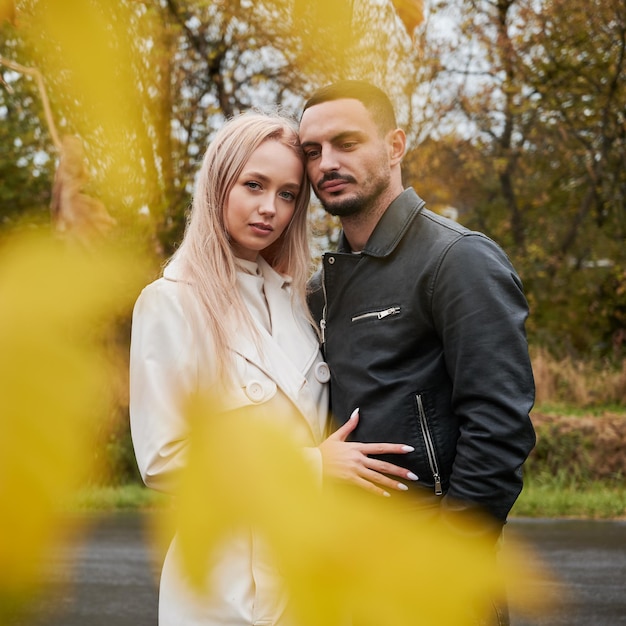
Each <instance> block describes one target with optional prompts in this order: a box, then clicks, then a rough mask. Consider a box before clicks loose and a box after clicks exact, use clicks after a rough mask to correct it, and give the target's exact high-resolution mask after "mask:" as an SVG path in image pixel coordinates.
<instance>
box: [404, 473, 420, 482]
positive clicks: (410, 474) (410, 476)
mask: <svg viewBox="0 0 626 626" xmlns="http://www.w3.org/2000/svg"><path fill="white" fill-rule="evenodd" d="M406 477H407V478H408V479H409V480H419V478H418V477H417V476H416V475H415V474H414V473H413V472H409V473H408V474H407V475H406Z"/></svg>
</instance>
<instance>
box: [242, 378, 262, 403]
mask: <svg viewBox="0 0 626 626" xmlns="http://www.w3.org/2000/svg"><path fill="white" fill-rule="evenodd" d="M246 395H247V396H248V398H250V400H252V402H261V400H263V396H264V393H263V385H262V384H261V383H260V382H259V381H258V380H252V381H250V382H249V383H248V384H247V385H246Z"/></svg>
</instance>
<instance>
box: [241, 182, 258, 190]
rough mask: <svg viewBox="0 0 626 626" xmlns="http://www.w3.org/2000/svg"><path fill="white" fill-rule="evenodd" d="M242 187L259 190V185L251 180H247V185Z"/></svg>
mask: <svg viewBox="0 0 626 626" xmlns="http://www.w3.org/2000/svg"><path fill="white" fill-rule="evenodd" d="M244 186H245V187H248V188H249V189H261V185H259V183H257V182H255V181H253V180H249V181H248V182H247V183H244Z"/></svg>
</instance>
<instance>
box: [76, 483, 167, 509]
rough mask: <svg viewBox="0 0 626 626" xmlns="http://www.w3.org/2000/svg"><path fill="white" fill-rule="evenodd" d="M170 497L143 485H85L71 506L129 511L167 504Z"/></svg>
mask: <svg viewBox="0 0 626 626" xmlns="http://www.w3.org/2000/svg"><path fill="white" fill-rule="evenodd" d="M168 502H169V498H168V497H167V496H165V495H163V494H160V493H158V492H156V491H153V490H152V489H147V488H146V487H144V486H143V485H139V484H130V485H121V486H119V487H85V488H83V489H81V490H80V491H79V492H78V493H77V494H76V497H75V498H74V499H73V501H72V503H71V505H70V508H71V509H72V510H76V511H122V510H124V511H129V510H147V509H154V508H162V507H165V506H167V504H168Z"/></svg>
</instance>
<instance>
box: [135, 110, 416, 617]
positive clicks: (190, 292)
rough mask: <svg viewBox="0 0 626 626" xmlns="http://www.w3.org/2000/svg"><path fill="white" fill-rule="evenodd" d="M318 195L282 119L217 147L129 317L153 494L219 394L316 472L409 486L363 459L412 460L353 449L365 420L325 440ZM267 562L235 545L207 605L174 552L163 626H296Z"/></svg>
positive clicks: (254, 121) (164, 585) (387, 447)
mask: <svg viewBox="0 0 626 626" xmlns="http://www.w3.org/2000/svg"><path fill="white" fill-rule="evenodd" d="M309 194H310V189H309V183H308V180H307V178H306V174H305V170H304V161H303V154H302V151H301V149H300V144H299V141H298V136H297V133H296V130H295V126H294V125H293V123H292V122H291V121H290V120H288V119H287V118H284V117H282V116H279V115H276V114H272V115H270V114H263V113H246V114H242V115H240V116H238V117H235V118H233V119H231V120H229V121H228V122H227V123H226V124H225V126H224V127H223V128H222V129H221V130H220V131H219V132H218V133H217V135H216V137H215V139H214V141H213V142H212V143H211V145H210V146H209V148H208V150H207V152H206V155H205V157H204V162H203V164H202V168H201V170H200V172H199V176H198V179H197V186H196V190H195V195H194V200H193V205H192V211H191V215H190V219H189V222H188V224H187V229H186V231H185V236H184V239H183V241H182V244H181V246H180V247H179V249H178V250H177V252H176V253H175V254H174V256H173V257H172V259H170V261H169V262H168V263H167V265H166V267H165V269H164V272H163V276H162V277H161V278H159V279H158V280H156V281H155V282H154V283H152V284H150V285H148V286H147V287H146V288H145V289H144V290H143V292H142V293H141V295H140V297H139V299H138V300H137V303H136V306H135V310H134V314H133V329H132V341H131V362H130V384H131V395H130V416H131V431H132V437H133V443H134V446H135V453H136V457H137V462H138V466H139V469H140V472H141V475H142V477H143V479H144V481H145V483H146V484H147V485H148V486H149V487H152V488H155V489H159V490H162V491H166V492H172V491H175V486H176V477H177V475H178V473H179V470H180V469H181V468H182V467H183V466H184V463H185V456H186V449H187V447H188V436H189V433H188V425H187V423H186V420H185V414H184V410H183V406H184V402H185V399H186V398H188V397H190V396H191V395H193V394H194V393H196V392H199V391H209V392H211V391H212V392H213V395H217V396H219V398H220V402H221V403H222V404H223V406H221V407H220V408H221V410H222V413H218V414H213V415H211V416H210V417H211V419H219V417H220V415H222V414H224V415H226V414H227V412H228V411H230V410H239V409H245V410H246V411H247V412H249V413H250V415H253V414H254V411H258V412H261V411H262V414H263V415H264V416H272V415H276V416H278V415H280V419H281V424H282V425H285V428H287V429H289V430H290V432H291V434H292V435H293V439H294V441H295V442H296V443H297V445H301V446H302V448H303V449H304V448H307V449H308V451H309V452H311V454H310V455H308V456H310V458H311V462H312V464H313V465H315V466H316V467H317V471H319V472H322V471H323V472H324V474H325V475H332V476H334V477H338V478H341V479H344V480H348V481H351V482H353V483H355V484H358V485H360V486H361V487H364V488H366V489H369V490H370V491H373V492H377V493H381V492H382V493H385V492H384V490H385V489H403V488H404V485H401V484H400V483H398V482H397V481H394V480H393V479H391V478H389V477H388V476H384V475H383V474H382V473H381V472H384V473H385V474H396V475H400V476H403V477H405V478H406V470H402V469H401V468H396V467H395V466H392V465H390V464H388V463H383V462H382V461H379V460H376V459H372V458H370V457H369V456H368V454H372V453H381V452H388V453H405V452H406V451H407V450H406V449H405V448H403V446H401V445H400V444H359V443H354V442H352V443H350V442H346V441H345V439H346V437H347V435H348V433H349V432H350V431H351V430H352V429H353V428H354V425H355V423H356V420H357V419H358V418H355V419H353V420H352V421H351V423H349V424H348V425H347V426H344V427H343V428H342V429H340V430H338V431H337V432H336V433H334V434H333V435H331V436H330V437H329V438H327V439H324V435H325V430H326V426H327V409H328V389H327V383H328V379H329V373H328V368H327V366H326V364H325V363H324V362H323V360H322V357H321V355H320V353H319V343H318V338H317V336H316V334H315V332H314V331H313V328H312V325H311V323H310V318H309V314H308V311H307V308H306V303H305V281H306V278H307V274H308V270H309V263H310V256H309V248H308V241H307V222H306V220H307V206H308V202H309ZM216 392H217V393H216ZM247 414H248V413H247ZM322 468H323V470H322ZM262 552H263V550H262V549H260V546H258V545H257V544H256V543H255V538H254V534H253V533H248V534H241V536H239V535H238V536H236V537H233V538H232V540H229V543H228V545H225V546H224V550H223V551H222V552H221V556H220V559H219V561H218V562H217V564H216V565H215V567H214V568H213V570H212V572H211V585H210V596H207V597H202V598H199V597H197V596H196V595H194V593H192V591H191V590H190V589H189V588H188V587H187V585H186V584H185V580H184V576H183V574H182V573H181V571H180V569H179V567H178V564H177V560H176V556H175V554H176V539H175V540H174V542H173V543H172V546H171V547H170V549H169V551H168V554H167V556H166V559H165V563H164V566H163V572H162V577H161V587H160V599H159V624H160V626H173V625H174V624H175V625H176V626H189V625H194V626H200V625H214V626H218V625H227V624H228V625H231V626H244V625H248V624H250V625H251V624H259V625H260V624H267V625H269V624H275V625H280V626H287V625H288V624H289V625H290V626H291V622H290V621H289V619H288V618H287V617H286V613H285V612H284V609H285V602H284V598H282V596H281V593H280V591H279V590H278V589H277V585H276V581H275V579H274V577H272V576H271V575H269V574H268V573H267V572H268V571H270V569H271V568H268V565H267V563H264V562H263V557H262V556H261V554H262Z"/></svg>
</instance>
